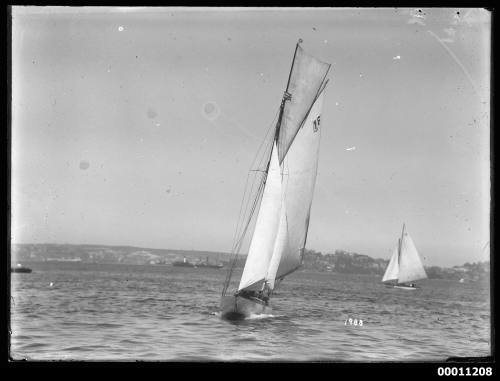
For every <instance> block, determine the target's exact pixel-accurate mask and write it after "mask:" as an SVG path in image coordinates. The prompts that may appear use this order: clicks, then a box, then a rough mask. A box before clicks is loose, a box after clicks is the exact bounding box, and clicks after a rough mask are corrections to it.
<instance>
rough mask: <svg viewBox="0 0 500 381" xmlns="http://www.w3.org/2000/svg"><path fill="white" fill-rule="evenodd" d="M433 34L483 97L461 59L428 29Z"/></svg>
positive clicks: (475, 90) (477, 93)
mask: <svg viewBox="0 0 500 381" xmlns="http://www.w3.org/2000/svg"><path fill="white" fill-rule="evenodd" d="M427 32H428V33H429V34H430V35H431V36H433V37H434V38H435V39H436V41H437V42H438V43H439V44H440V45H441V46H442V47H443V48H444V49H445V50H446V51H447V52H448V54H449V55H450V56H451V58H453V60H454V61H455V63H456V64H457V65H458V66H459V67H460V69H462V71H463V72H464V74H465V76H466V77H467V79H468V80H469V82H470V84H471V85H472V88H473V89H474V92H475V93H476V95H477V96H478V97H479V98H481V96H480V95H479V92H478V91H477V87H476V85H475V84H474V80H473V79H472V77H471V76H470V74H469V72H468V71H467V69H466V68H465V66H464V65H462V63H461V62H460V60H459V59H458V58H457V56H456V55H455V54H454V53H453V52H452V51H451V49H450V48H449V47H448V46H446V45H445V43H444V42H443V41H441V39H440V38H439V37H438V36H437V35H436V34H435V33H434V32H433V31H431V30H428V31H427Z"/></svg>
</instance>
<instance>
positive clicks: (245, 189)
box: [233, 111, 278, 246]
mask: <svg viewBox="0 0 500 381" xmlns="http://www.w3.org/2000/svg"><path fill="white" fill-rule="evenodd" d="M277 115H278V111H277V112H276V114H275V115H274V118H273V120H272V122H271V123H270V125H269V127H268V129H267V132H266V135H265V136H264V139H263V140H262V142H261V143H260V145H259V148H258V149H257V152H256V154H255V156H254V159H253V161H252V164H251V165H250V168H252V167H253V165H254V163H255V160H256V159H257V156H258V154H259V151H260V150H261V148H262V146H263V144H264V142H265V141H266V139H267V136H268V135H269V131H270V130H271V128H272V126H273V124H274V121H275V120H276V117H277ZM249 177H250V173H248V174H247V179H246V182H245V187H244V193H243V198H242V200H241V204H240V211H239V213H238V220H237V224H236V229H235V232H234V236H233V246H234V244H235V243H236V238H237V237H238V231H239V228H240V223H241V222H242V215H241V211H242V209H243V205H244V202H245V196H246V191H247V185H248V179H249ZM247 203H248V201H247ZM245 211H246V207H245Z"/></svg>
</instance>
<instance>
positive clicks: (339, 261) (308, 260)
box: [11, 244, 490, 281]
mask: <svg viewBox="0 0 500 381" xmlns="http://www.w3.org/2000/svg"><path fill="white" fill-rule="evenodd" d="M183 258H186V260H187V261H189V262H191V263H199V262H209V263H222V264H224V265H226V266H227V265H229V264H230V263H231V260H232V255H231V254H230V253H223V252H213V251H196V250H171V249H148V248H141V247H133V246H106V245H70V244H13V245H12V256H11V259H12V262H13V263H14V262H26V261H67V262H83V263H123V264H136V265H144V264H172V263H173V262H175V261H181V260H183ZM244 263H245V256H244V255H240V256H239V257H238V261H237V266H236V267H243V265H244ZM388 263H389V260H386V259H381V258H377V259H374V258H372V257H370V256H368V255H364V254H358V253H350V252H347V251H344V250H336V251H335V253H334V254H322V253H320V252H316V251H314V250H306V251H305V253H304V263H303V268H304V269H309V270H316V271H327V272H336V273H351V274H376V275H379V276H380V277H382V275H383V274H384V271H385V269H386V268H387V265H388ZM425 270H426V272H427V275H428V276H429V278H431V279H432V278H440V279H457V280H459V279H462V278H463V279H464V281H469V280H470V281H477V280H480V279H487V278H488V277H489V273H490V263H489V262H480V263H479V262H478V263H472V264H471V263H466V264H464V265H463V266H454V267H452V268H442V267H437V266H431V267H426V268H425Z"/></svg>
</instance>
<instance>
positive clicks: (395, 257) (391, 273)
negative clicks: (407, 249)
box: [382, 240, 399, 282]
mask: <svg viewBox="0 0 500 381" xmlns="http://www.w3.org/2000/svg"><path fill="white" fill-rule="evenodd" d="M398 275H399V240H398V244H397V245H396V247H395V248H394V251H393V253H392V257H391V260H390V261H389V265H388V266H387V269H386V270H385V273H384V277H383V278H382V282H387V281H389V280H397V279H398Z"/></svg>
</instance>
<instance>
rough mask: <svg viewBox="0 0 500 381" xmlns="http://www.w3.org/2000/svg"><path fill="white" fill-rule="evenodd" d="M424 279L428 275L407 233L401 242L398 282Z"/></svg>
mask: <svg viewBox="0 0 500 381" xmlns="http://www.w3.org/2000/svg"><path fill="white" fill-rule="evenodd" d="M424 278H427V274H426V272H425V269H424V265H423V264H422V261H421V260H420V257H419V255H418V252H417V248H416V247H415V244H414V243H413V240H412V239H411V237H410V235H409V234H408V233H406V232H405V233H404V234H403V239H402V241H401V256H400V259H399V276H398V282H399V283H405V282H412V281H414V280H419V279H424Z"/></svg>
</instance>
